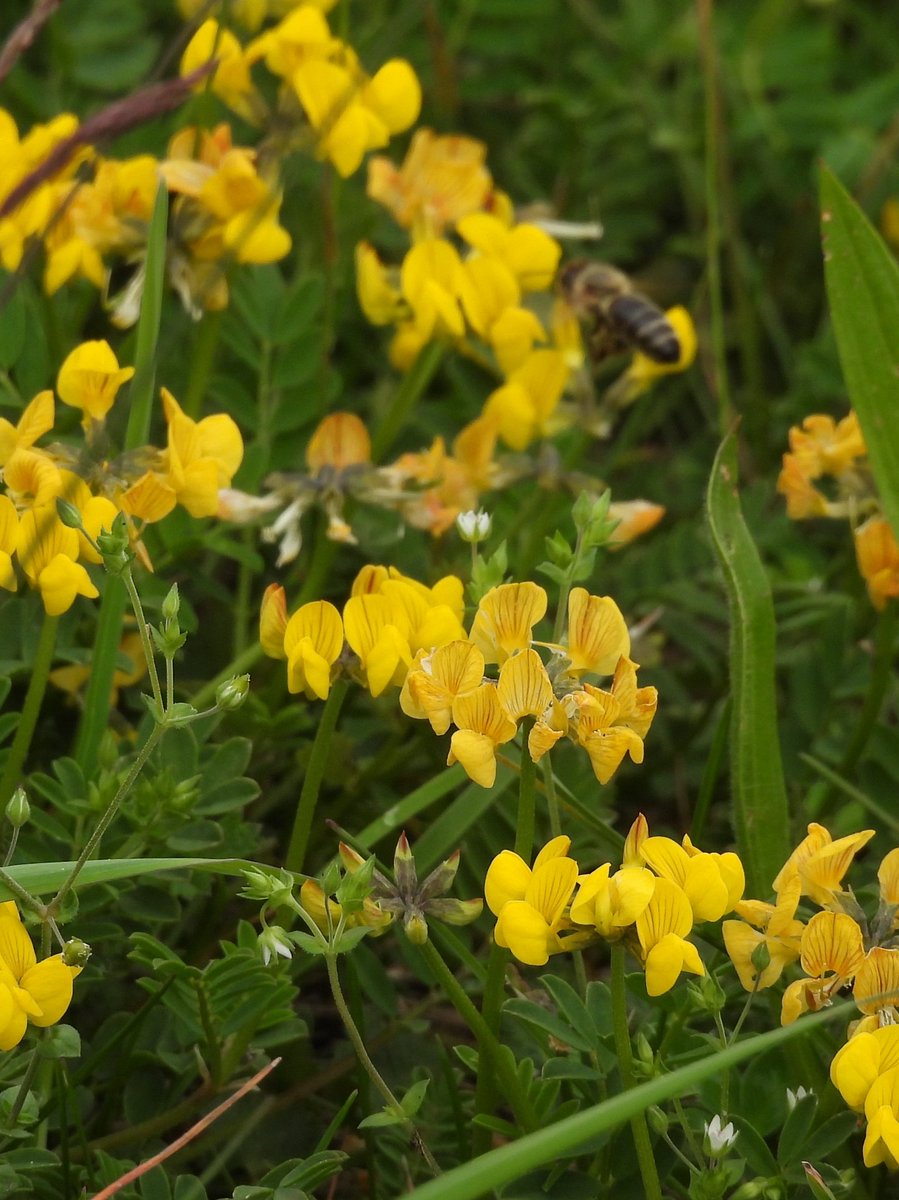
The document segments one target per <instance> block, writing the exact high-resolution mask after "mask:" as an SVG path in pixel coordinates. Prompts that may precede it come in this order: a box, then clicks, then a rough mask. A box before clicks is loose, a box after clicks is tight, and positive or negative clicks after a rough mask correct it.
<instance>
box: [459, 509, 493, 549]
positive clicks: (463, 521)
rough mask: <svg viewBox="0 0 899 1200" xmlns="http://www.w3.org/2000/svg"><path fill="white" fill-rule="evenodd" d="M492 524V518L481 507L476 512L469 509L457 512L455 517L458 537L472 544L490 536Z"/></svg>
mask: <svg viewBox="0 0 899 1200" xmlns="http://www.w3.org/2000/svg"><path fill="white" fill-rule="evenodd" d="M492 526H493V520H492V518H491V516H490V514H489V513H487V512H484V510H483V508H479V509H478V511H477V512H475V511H474V510H473V509H471V510H469V511H468V512H463V513H459V515H458V517H456V528H457V529H458V531H459V537H460V538H462V540H463V541H464V542H472V543H473V544H474V545H477V544H478V542H483V541H485V540H486V538H488V537H489V536H490V530H491V528H492Z"/></svg>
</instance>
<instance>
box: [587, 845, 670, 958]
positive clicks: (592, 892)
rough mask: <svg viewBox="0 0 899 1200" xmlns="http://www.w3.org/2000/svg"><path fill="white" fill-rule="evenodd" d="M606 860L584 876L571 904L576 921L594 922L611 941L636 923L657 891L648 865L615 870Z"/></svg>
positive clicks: (597, 928) (589, 923)
mask: <svg viewBox="0 0 899 1200" xmlns="http://www.w3.org/2000/svg"><path fill="white" fill-rule="evenodd" d="M611 870H612V868H611V865H610V864H609V863H603V865H602V866H601V867H598V868H597V869H596V870H595V871H593V872H591V874H589V875H587V876H586V877H585V878H583V879H581V881H580V887H579V888H578V892H577V896H576V897H575V899H574V900H573V901H572V904H571V920H572V921H573V922H574V924H575V925H592V926H593V928H594V929H595V930H596V932H597V933H599V934H601V935H602V937H604V938H606V940H607V941H616V940H617V939H618V938H620V937H621V936H622V934H623V933H624V930H625V929H627V928H628V927H629V926H630V925H633V924H634V922H635V921H636V920H637V918H638V917H639V916H640V914H641V913H642V912H643V910H644V909H645V908H646V907H647V905H648V904H649V902H650V900H651V899H652V894H653V892H654V891H655V886H656V878H655V876H654V875H653V874H652V872H651V871H647V870H646V868H645V867H622V868H621V870H619V871H616V872H615V873H614V874H611Z"/></svg>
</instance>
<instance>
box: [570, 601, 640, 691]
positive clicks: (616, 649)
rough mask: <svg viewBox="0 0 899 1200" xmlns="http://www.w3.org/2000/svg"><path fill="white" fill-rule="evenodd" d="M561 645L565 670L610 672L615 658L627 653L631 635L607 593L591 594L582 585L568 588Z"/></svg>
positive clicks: (616, 659) (582, 672)
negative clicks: (562, 642) (566, 619)
mask: <svg viewBox="0 0 899 1200" xmlns="http://www.w3.org/2000/svg"><path fill="white" fill-rule="evenodd" d="M564 649H565V653H566V655H567V658H568V662H569V666H568V668H567V670H568V673H569V674H571V675H575V676H580V675H587V674H592V675H611V674H613V672H614V671H615V669H616V667H617V666H618V661H619V659H620V658H621V657H622V656H627V655H629V654H630V652H631V639H630V634H629V633H628V628H627V622H626V621H625V619H624V617H623V616H622V615H621V609H620V608H619V607H618V605H617V604H616V603H615V601H614V600H613V599H612V597H611V596H591V595H590V594H589V593H588V592H587V590H586V588H582V587H576V588H572V589H571V591H570V593H569V595H568V634H567V637H566V645H565V647H564Z"/></svg>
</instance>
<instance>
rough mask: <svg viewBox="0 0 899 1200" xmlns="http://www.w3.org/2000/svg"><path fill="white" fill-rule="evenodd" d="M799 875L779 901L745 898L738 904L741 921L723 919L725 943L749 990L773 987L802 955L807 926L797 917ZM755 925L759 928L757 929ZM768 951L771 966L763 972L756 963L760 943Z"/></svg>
mask: <svg viewBox="0 0 899 1200" xmlns="http://www.w3.org/2000/svg"><path fill="white" fill-rule="evenodd" d="M799 890H800V882H799V876H798V875H794V876H793V880H792V883H791V884H790V885H789V886H787V887H785V888H784V889H783V890H782V891H781V893H780V895H779V896H778V898H777V903H776V904H767V903H765V902H764V901H761V900H744V901H741V902H740V903H738V904H737V905H736V912H737V915H738V916H740V917H742V918H743V919H742V920H741V921H723V922H722V924H721V932H722V934H723V935H724V946H725V949H726V950H727V953H728V955H729V956H730V959H731V962H732V963H733V964H734V967H735V969H736V972H737V976H738V977H739V980H740V983H741V984H742V985H743V987H744V988H745V989H746V991H747V992H754V991H760V990H761V989H762V988H766V987H770V986H771V984H772V983H775V982H776V981H777V980H778V979H779V978H780V976H781V974H782V972H783V969H784V967H786V966H788V965H789V964H790V963H793V962H795V961H796V959H797V958H798V957H799V949H800V939H801V937H802V931H803V929H804V925H803V923H802V922H801V921H797V920H796V908H797V906H798V904H799ZM753 927H755V928H753ZM762 945H764V947H765V949H766V950H767V952H768V957H769V961H768V965H767V966H766V967H764V968H763V969H762V970H761V971H759V970H758V968H757V967H756V966H755V964H754V963H753V962H752V956H753V955H754V954H755V952H756V950H757V949H758V947H759V946H762Z"/></svg>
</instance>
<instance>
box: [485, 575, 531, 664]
mask: <svg viewBox="0 0 899 1200" xmlns="http://www.w3.org/2000/svg"><path fill="white" fill-rule="evenodd" d="M546 603H547V600H546V592H545V591H544V590H543V588H542V587H540V586H539V585H538V584H536V583H530V582H528V583H503V584H500V585H499V587H495V588H491V589H490V591H489V592H487V594H486V595H485V596H484V597H483V598H482V600H481V603H480V604H479V606H478V611H477V613H476V614H475V619H474V623H473V625H472V627H471V640H472V641H473V642H474V644H475V645H476V646H478V647H479V648H480V650H481V651H482V652H483V655H484V660H485V662H488V663H492V662H499V663H504V662H505V661H506V659H507V658H508V657H509V656H510V655H511V654H514V653H515V651H516V650H526V649H528V647H529V646H530V643H531V637H532V633H533V628H534V626H535V625H536V624H537V622H538V621H540V620H541V619H542V618H543V616H544V615H545V613H546Z"/></svg>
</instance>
